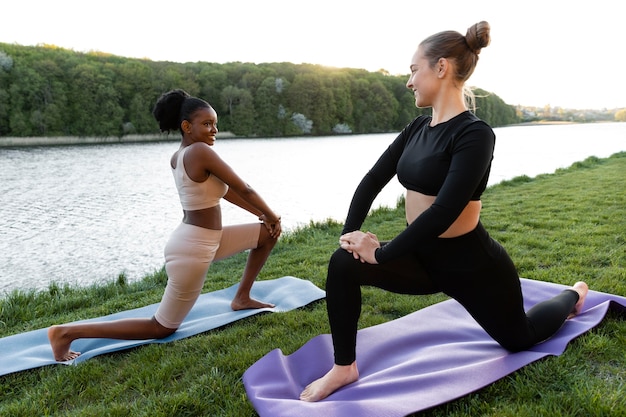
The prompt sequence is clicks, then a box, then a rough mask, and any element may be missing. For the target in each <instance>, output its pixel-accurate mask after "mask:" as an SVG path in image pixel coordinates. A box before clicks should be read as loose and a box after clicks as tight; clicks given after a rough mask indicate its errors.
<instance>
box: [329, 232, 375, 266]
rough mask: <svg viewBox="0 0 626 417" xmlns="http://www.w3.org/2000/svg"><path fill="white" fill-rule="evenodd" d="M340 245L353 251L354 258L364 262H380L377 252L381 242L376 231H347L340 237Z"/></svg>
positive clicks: (350, 251)
mask: <svg viewBox="0 0 626 417" xmlns="http://www.w3.org/2000/svg"><path fill="white" fill-rule="evenodd" d="M339 246H341V249H344V250H346V251H348V252H349V253H351V254H352V256H354V259H359V260H361V262H363V263H365V262H367V263H368V264H377V263H378V262H377V261H376V256H375V253H376V249H377V248H379V247H380V242H379V241H378V237H376V235H375V234H374V233H371V232H362V231H360V230H355V231H354V232H349V233H346V234H345V235H342V236H341V237H340V238H339Z"/></svg>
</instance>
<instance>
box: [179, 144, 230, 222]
mask: <svg viewBox="0 0 626 417" xmlns="http://www.w3.org/2000/svg"><path fill="white" fill-rule="evenodd" d="M187 149H188V147H184V148H182V149H181V150H180V151H178V157H177V158H176V168H172V174H174V181H175V182H176V189H177V190H178V197H179V198H180V204H181V205H182V206H183V210H201V209H205V208H209V207H214V206H217V205H218V204H219V203H220V199H221V198H222V197H224V195H226V192H227V191H228V185H226V184H224V182H222V180H220V179H219V178H217V177H216V176H215V175H213V174H210V175H209V177H208V178H207V179H206V180H205V181H202V182H196V181H194V180H192V179H191V178H189V175H187V171H186V170H185V163H184V162H183V161H184V156H185V151H186V150H187Z"/></svg>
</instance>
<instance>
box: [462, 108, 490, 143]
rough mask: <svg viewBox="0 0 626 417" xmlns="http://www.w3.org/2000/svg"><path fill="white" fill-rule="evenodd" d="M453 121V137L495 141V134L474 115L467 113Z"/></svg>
mask: <svg viewBox="0 0 626 417" xmlns="http://www.w3.org/2000/svg"><path fill="white" fill-rule="evenodd" d="M460 116H461V117H458V118H457V119H456V120H455V123H454V131H455V133H454V136H456V137H457V138H462V137H468V136H469V137H473V138H477V137H478V138H482V139H490V140H491V141H494V140H495V133H494V131H493V129H492V128H491V126H489V124H487V123H486V122H485V121H484V120H482V119H480V118H479V117H478V116H476V115H475V114H474V113H471V112H469V111H467V112H465V113H463V114H461V115H460Z"/></svg>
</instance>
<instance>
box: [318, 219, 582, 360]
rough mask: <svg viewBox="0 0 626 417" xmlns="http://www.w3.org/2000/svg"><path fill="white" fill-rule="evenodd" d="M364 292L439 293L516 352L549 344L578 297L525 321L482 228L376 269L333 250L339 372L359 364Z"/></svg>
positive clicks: (513, 285)
mask: <svg viewBox="0 0 626 417" xmlns="http://www.w3.org/2000/svg"><path fill="white" fill-rule="evenodd" d="M362 285H371V286H375V287H379V288H382V289H384V290H388V291H392V292H395V293H400V294H433V293H438V292H443V293H445V294H447V295H448V296H450V297H452V298H454V299H455V300H457V301H458V302H459V303H460V304H461V305H463V306H464V307H465V309H466V310H467V311H468V312H469V313H470V314H471V315H472V317H473V318H474V319H475V320H476V321H477V322H478V324H480V326H481V327H482V328H483V329H485V331H486V332H487V333H488V334H489V335H490V336H491V337H492V338H493V339H494V340H496V341H497V342H498V343H499V344H500V345H501V346H502V347H504V348H505V349H507V350H510V351H513V352H517V351H521V350H525V349H528V348H529V347H531V346H533V345H535V344H537V343H539V342H542V341H544V340H546V339H548V338H549V337H551V336H552V335H553V334H554V333H556V331H557V330H559V328H560V327H561V326H562V325H563V323H564V322H565V320H566V319H567V316H568V315H569V314H570V313H571V312H572V310H573V309H574V306H575V305H576V302H577V301H578V293H577V292H576V291H574V290H570V289H567V290H564V291H563V292H562V293H560V294H559V295H557V296H555V297H554V298H552V299H550V300H546V301H543V302H541V303H539V304H537V305H535V306H534V307H533V308H531V309H530V310H529V311H528V313H526V312H525V311H524V305H523V300H522V291H521V286H520V280H519V276H518V274H517V271H516V270H515V266H514V265H513V262H512V261H511V259H510V257H509V256H508V254H507V253H506V251H505V250H504V248H503V247H502V246H500V244H498V243H497V242H496V241H494V240H493V239H491V238H490V237H489V234H488V233H487V231H486V230H485V229H484V228H483V226H482V225H481V224H479V225H478V227H477V228H476V229H475V230H474V231H472V232H470V233H468V234H466V235H463V236H460V237H458V238H453V239H436V240H435V241H433V243H432V245H431V246H430V248H429V249H427V250H425V251H421V252H420V253H419V254H412V255H407V256H404V257H401V258H397V259H394V260H392V261H389V262H386V263H384V264H379V265H372V264H367V263H362V262H361V261H360V260H356V259H354V258H353V256H352V254H350V253H348V252H346V251H345V250H343V249H337V251H335V253H334V254H333V255H332V257H331V259H330V262H329V266H328V276H327V280H326V306H327V309H328V319H329V321H330V329H331V333H332V339H333V347H334V350H335V363H336V364H337V365H349V364H351V363H352V362H354V360H355V359H356V352H355V350H356V333H357V324H358V320H359V316H360V314H361V286H362Z"/></svg>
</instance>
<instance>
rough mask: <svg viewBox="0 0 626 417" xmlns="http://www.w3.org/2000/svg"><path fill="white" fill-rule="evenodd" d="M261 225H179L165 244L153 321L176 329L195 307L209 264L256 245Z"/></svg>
mask: <svg viewBox="0 0 626 417" xmlns="http://www.w3.org/2000/svg"><path fill="white" fill-rule="evenodd" d="M260 233H261V223H248V224H238V225H233V226H224V228H223V229H222V230H212V229H205V228H203V227H198V226H193V225H190V224H186V223H181V224H180V225H179V226H178V227H177V228H176V229H175V230H174V232H172V235H171V236H170V238H169V240H168V242H167V244H166V245H165V250H164V252H165V272H166V273H167V286H166V287H165V293H164V294H163V298H162V299H161V304H160V305H159V307H158V309H157V311H156V313H155V314H154V318H155V319H156V321H158V322H159V323H160V324H161V325H162V326H164V327H167V328H168V329H178V327H180V324H181V323H182V322H183V320H184V319H185V317H186V316H187V314H188V313H189V311H190V310H191V308H192V307H193V305H194V304H195V302H196V300H197V299H198V296H200V292H201V291H202V287H203V286H204V280H205V278H206V275H207V272H208V270H209V266H210V265H211V262H213V261H217V260H220V259H223V258H227V257H229V256H232V255H234V254H236V253H239V252H242V251H244V250H246V249H254V248H256V247H257V246H258V244H259V235H260Z"/></svg>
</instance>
